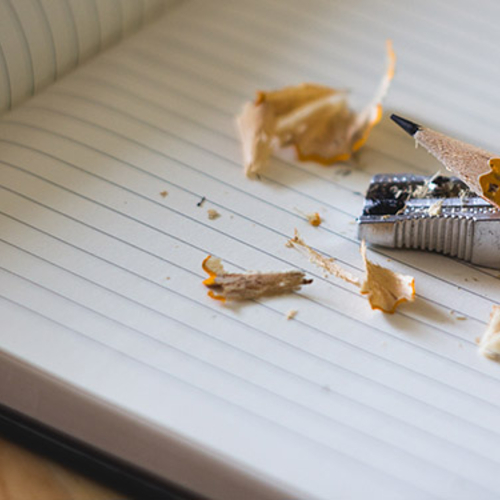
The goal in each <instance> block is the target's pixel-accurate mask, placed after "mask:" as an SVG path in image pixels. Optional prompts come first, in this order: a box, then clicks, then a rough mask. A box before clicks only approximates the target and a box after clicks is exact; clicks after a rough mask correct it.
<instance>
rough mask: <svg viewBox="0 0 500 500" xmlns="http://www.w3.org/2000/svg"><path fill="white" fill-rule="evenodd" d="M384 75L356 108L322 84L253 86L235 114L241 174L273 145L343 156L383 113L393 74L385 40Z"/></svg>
mask: <svg viewBox="0 0 500 500" xmlns="http://www.w3.org/2000/svg"><path fill="white" fill-rule="evenodd" d="M387 57H388V64H387V70H386V73H385V75H384V76H383V78H382V80H381V82H380V85H379V87H378V89H377V91H376V93H375V95H374V97H373V99H372V100H371V102H370V103H369V104H368V105H367V106H366V107H365V108H364V109H363V110H361V112H359V113H356V112H354V111H353V110H351V109H350V108H349V103H348V99H347V93H346V92H345V91H343V90H337V89H334V88H331V87H327V86H324V85H319V84H314V83H303V84H301V85H297V86H291V87H284V88H282V89H279V90H274V91H269V92H264V91H259V92H257V97H256V99H255V101H254V102H250V103H247V104H245V106H244V107H243V110H242V113H241V115H240V116H239V117H238V118H237V125H238V130H239V133H240V138H241V143H242V148H243V163H244V167H245V174H246V175H247V176H252V175H255V174H257V173H258V172H259V171H261V170H262V168H263V167H264V166H265V163H266V161H267V159H268V158H269V156H270V155H271V153H272V152H273V150H275V149H276V148H278V147H285V146H293V147H295V149H296V152H297V156H298V158H299V159H300V160H302V161H308V160H311V161H315V162H318V163H320V164H323V165H330V164H332V163H335V162H339V161H345V160H348V159H349V158H350V157H351V155H352V154H353V153H354V152H355V151H357V150H358V149H359V148H361V146H363V144H364V143H365V142H366V140H367V139H368V136H369V134H370V132H371V130H372V128H373V127H374V126H375V125H376V124H377V123H378V122H379V121H380V119H381V117H382V104H381V103H382V100H383V98H384V97H385V94H386V93H387V90H388V89H389V84H390V82H391V80H392V78H393V76H394V68H395V61H396V58H395V55H394V51H393V50H392V43H391V42H390V41H388V42H387Z"/></svg>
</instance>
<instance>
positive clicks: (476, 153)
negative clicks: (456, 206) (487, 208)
mask: <svg viewBox="0 0 500 500" xmlns="http://www.w3.org/2000/svg"><path fill="white" fill-rule="evenodd" d="M391 119H392V120H393V121H394V122H396V123H397V124H398V125H399V126H400V127H401V128H402V129H403V130H404V131H405V132H407V133H408V134H410V135H411V136H412V137H413V138H414V139H415V140H416V141H417V143H418V144H420V145H421V146H423V147H424V148H425V149H426V150H427V151H428V152H429V153H431V154H432V155H433V156H435V157H436V158H437V159H438V160H439V161H440V162H441V163H442V164H443V165H444V166H445V167H446V169H447V170H449V171H451V172H452V173H453V174H454V175H456V176H457V177H459V178H460V179H462V181H464V182H465V183H466V184H467V185H468V186H469V187H470V189H472V190H473V191H474V192H475V193H477V194H478V195H479V196H481V197H482V198H484V199H485V200H486V201H489V202H490V203H493V204H494V205H496V206H497V207H498V208H500V158H496V157H495V155H494V154H493V153H490V152H489V151H485V150H484V149H481V148H478V147H476V146H473V145H471V144H467V143H465V142H462V141H459V140H458V139H454V138H452V137H448V136H447V135H444V134H441V133H439V132H436V131H435V130H432V129H430V128H426V127H423V126H422V125H419V124H417V123H414V122H412V121H410V120H407V119H406V118H402V117H401V116H397V115H391Z"/></svg>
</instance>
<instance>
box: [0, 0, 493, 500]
mask: <svg viewBox="0 0 500 500" xmlns="http://www.w3.org/2000/svg"><path fill="white" fill-rule="evenodd" d="M498 10H499V7H497V5H496V4H495V3H493V2H486V1H485V2H476V3H475V4H474V8H472V6H471V5H470V4H469V3H468V2H460V1H458V2H455V3H454V4H453V6H451V5H450V4H448V3H446V2H439V1H435V0H433V1H431V0H421V1H419V2H409V1H403V2H397V1H395V0H394V1H390V0H381V1H379V2H370V1H368V0H359V1H355V2H348V3H346V2H342V1H341V0H338V1H334V2H326V1H321V0H314V1H311V2H308V3H307V6H306V4H305V3H304V2H301V1H300V0H288V1H284V0H283V1H276V2H267V1H266V0H254V1H253V2H246V3H242V2H229V1H227V2H226V1H220V2H219V1H213V2H202V1H201V0H200V1H194V0H193V1H190V2H186V3H185V4H182V5H180V6H178V7H177V8H176V9H175V10H174V11H172V12H170V13H168V15H166V16H165V17H164V18H163V19H161V20H160V21H159V22H158V23H156V24H154V25H152V26H151V27H150V28H148V29H146V30H144V31H143V32H141V33H139V34H138V35H135V36H134V37H132V38H130V39H129V40H127V41H124V42H123V43H121V44H120V45H119V46H118V47H116V48H114V49H113V50H111V51H108V52H105V53H103V54H101V55H100V56H98V57H96V58H95V59H94V60H93V61H91V62H90V63H89V64H87V65H85V66H84V67H82V68H79V69H77V70H76V71H75V72H74V73H72V74H71V75H69V76H68V77H66V78H64V79H63V80H61V81H60V82H58V83H56V84H54V85H52V86H51V87H50V88H49V89H48V90H46V91H45V92H44V93H43V94H41V95H40V96H38V97H36V98H34V99H32V100H30V101H29V102H27V103H26V104H25V105H23V106H20V107H19V108H18V109H17V110H15V111H13V112H12V113H9V114H6V115H5V116H4V117H3V119H2V120H1V121H0V165H1V168H0V186H1V187H0V190H1V196H0V225H1V227H0V261H1V269H0V280H1V283H2V286H1V290H0V293H1V296H2V301H1V302H0V308H1V317H2V321H3V322H4V325H7V327H3V328H2V329H1V332H0V335H1V337H0V339H1V346H2V349H3V352H4V353H6V354H8V355H10V356H14V357H15V358H16V359H18V360H19V361H20V362H22V363H24V364H25V365H26V366H33V367H37V369H41V370H43V371H44V372H46V373H48V374H50V375H51V376H53V377H56V378H57V379H59V380H63V381H65V383H66V384H69V386H70V387H74V389H75V398H76V397H77V392H76V391H84V392H85V393H86V394H90V395H92V397H94V398H96V399H97V400H99V401H102V402H105V403H106V404H108V405H109V406H110V407H112V408H118V409H120V411H123V412H124V414H126V415H129V416H130V415H131V416H134V417H137V418H138V419H140V420H141V421H142V422H143V424H141V425H145V424H144V423H147V424H148V425H154V426H156V428H158V429H160V431H162V432H165V433H168V434H169V435H173V436H177V437H178V439H179V440H180V441H183V440H184V441H185V442H188V443H190V444H191V446H193V447H195V448H196V447H198V448H199V449H200V451H201V450H203V453H205V455H204V456H208V455H211V456H212V457H213V460H214V461H215V460H217V461H219V462H220V463H221V464H223V465H222V468H224V467H226V470H227V471H228V473H229V472H230V471H231V470H236V469H237V470H239V471H240V472H241V473H243V474H248V477H249V478H251V481H253V482H254V484H255V485H256V486H255V487H256V488H257V487H263V485H266V484H267V485H273V486H274V487H275V488H278V489H279V490H281V491H282V493H280V494H276V496H273V498H302V499H303V498H308V499H312V498H318V499H328V500H332V499H363V498H368V497H369V498H372V499H383V500H385V499H401V498H405V499H410V498H411V499H424V498H425V499H427V498H446V499H454V500H456V499H471V498H481V499H490V498H491V499H493V498H498V496H499V494H500V484H499V483H498V480H497V475H496V472H497V471H498V467H499V465H500V452H499V450H500V431H499V426H498V422H499V420H500V402H499V399H498V391H499V389H500V366H499V365H498V364H495V363H493V362H491V361H488V360H485V359H482V358H480V357H479V356H478V355H477V346H476V341H475V339H476V337H478V336H479V335H481V334H482V332H483V331H484V329H485V325H486V321H487V319H488V315H489V313H490V310H491V307H492V305H493V304H495V303H496V302H497V301H498V297H499V294H498V291H499V281H498V271H495V270H487V269H481V268H477V267H474V266H472V265H470V264H467V263H464V262H460V261H458V260H453V259H449V258H446V257H443V256H440V255H436V254H430V253H421V252H412V251H390V250H387V249H382V248H373V249H371V250H370V256H371V258H372V259H373V260H375V261H377V262H380V263H382V264H384V265H387V266H388V267H390V268H392V269H394V270H397V271H399V272H402V273H405V274H411V275H414V276H415V281H416V290H417V300H416V302H415V303H414V304H406V305H404V306H402V307H401V308H399V309H398V311H397V312H396V314H394V315H384V314H382V313H380V312H377V311H372V310H371V309H370V307H369V305H368V302H367V301H366V299H365V298H364V297H362V296H361V295H359V293H358V290H357V289H354V288H352V287H350V286H349V285H348V284H346V283H344V282H340V281H335V280H334V279H326V278H325V277H324V276H323V274H322V273H321V272H320V271H319V270H318V269H316V268H314V267H313V266H312V265H309V263H308V262H307V261H306V259H304V257H303V256H301V255H300V254H298V253H296V252H294V251H293V250H291V249H289V248H286V247H285V242H286V241H287V239H288V238H289V237H291V236H292V235H293V231H294V228H297V229H298V230H299V231H300V233H301V234H302V235H303V237H304V239H305V240H306V241H307V242H308V243H309V244H311V245H312V246H313V247H314V248H316V249H318V250H319V251H321V252H323V253H325V254H328V255H331V256H333V257H335V258H337V259H338V263H339V264H341V265H342V266H344V267H345V268H346V269H348V270H349V271H351V272H352V273H354V274H356V275H358V276H361V275H362V263H361V258H360V256H359V251H358V250H359V242H358V241H357V238H356V225H355V218H356V216H358V215H359V213H360V210H361V207H362V203H363V193H364V191H365V189H366V187H367V186H368V183H369V181H370V178H371V176H372V175H374V174H376V173H381V172H413V173H428V174H432V173H434V172H435V171H436V170H438V168H439V165H437V163H436V162H435V161H434V160H433V159H432V158H431V157H430V156H429V155H427V154H425V153H424V152H422V151H421V150H415V148H414V144H413V141H412V140H411V139H410V138H409V137H408V136H407V135H405V134H404V133H403V132H401V131H400V130H398V129H397V127H396V126H395V125H394V124H393V123H391V122H390V121H389V120H388V119H387V118H384V120H383V121H382V123H381V124H380V125H379V126H378V128H376V129H375V130H374V131H373V133H372V135H371V137H370V139H369V141H368V144H367V145H366V147H364V148H363V149H362V151H361V152H360V153H359V155H357V157H356V160H355V161H352V162H351V163H348V164H343V165H338V166H333V167H328V168H325V167H320V166H316V165H313V164H305V163H298V162H296V161H295V160H294V159H293V155H292V154H291V153H290V152H284V153H282V154H281V153H280V155H278V156H276V157H273V158H272V159H271V161H270V164H269V168H268V169H267V170H266V171H265V172H263V174H262V176H261V179H260V180H255V181H250V180H248V179H246V178H245V177H244V175H243V168H242V166H241V152H240V145H239V143H238V140H237V137H236V133H235V127H234V116H235V115H236V114H237V113H238V112H239V111H240V109H241V106H242V104H243V103H244V102H245V101H246V100H249V99H252V98H253V96H254V92H255V91H256V90H258V89H272V88H277V87H280V86H283V85H291V84H295V83H300V82H303V81H316V82H319V83H324V84H330V85H333V86H336V87H339V88H349V89H350V90H351V91H352V94H353V103H354V104H355V105H357V106H360V105H362V104H363V103H364V102H366V101H367V100H369V99H370V97H371V94H372V93H373V91H374V89H375V87H376V85H377V83H378V80H379V78H380V76H381V74H382V73H383V71H384V65H385V45H384V44H385V40H386V39H387V38H390V39H392V40H393V43H394V47H395V51H396V53H397V56H398V63H397V71H396V77H395V79H394V81H393V85H392V88H391V90H390V93H389V96H388V99H387V102H386V106H385V109H386V113H387V114H388V113H390V112H392V111H397V112H398V113H400V114H401V115H403V116H409V117H411V118H414V119H415V120H416V121H420V122H422V123H424V124H426V125H429V126H432V127H434V128H437V129H439V130H441V131H443V132H447V133H450V134H453V135H455V136H458V137H460V138H462V139H464V140H467V141H469V142H472V143H476V144H478V145H481V146H484V147H486V148H488V149H491V150H494V149H495V146H496V142H495V140H496V139H497V136H498V133H497V130H499V129H500V114H499V113H497V112H496V105H497V103H498V101H499V97H498V95H497V85H498V81H500V79H499V75H498V72H499V66H498V64H496V61H498V56H499V55H500V50H499V49H498V44H497V43H496V41H495V40H494V38H493V36H494V31H493V27H494V20H495V19H497V18H498V17H499V16H498V14H500V12H498ZM163 191H167V193H168V194H167V195H166V196H162V195H161V194H160V193H161V192H163ZM202 197H204V198H205V202H204V203H203V204H201V206H199V202H200V200H201V199H202ZM208 209H215V210H217V211H218V212H219V214H220V217H219V218H218V219H216V220H209V218H208V215H207V210H208ZM316 211H317V212H319V213H320V214H321V217H322V218H323V219H324V223H323V224H322V225H321V226H319V227H317V228H314V227H311V226H310V225H308V224H307V221H306V220H305V217H304V215H303V214H304V213H311V212H316ZM208 254H212V255H215V256H217V257H220V258H221V259H222V261H223V262H224V264H225V266H226V268H227V269H228V270H231V271H238V270H251V269H253V270H261V271H266V270H271V271H274V270H286V269H296V268H299V269H304V270H305V272H306V273H307V275H308V276H309V277H311V278H313V279H314V283H313V284H312V285H310V286H308V287H304V288H303V289H302V291H300V292H298V293H294V294H292V295H289V296H282V297H275V298H269V299H265V300H264V299H263V300H258V301H251V302H248V303H242V304H235V305H232V304H227V305H224V304H221V303H219V302H216V301H213V300H211V299H210V298H209V297H207V295H206V289H205V288H204V287H203V285H202V283H201V282H202V279H203V278H204V273H203V271H202V269H201V262H202V260H203V259H204V257H205V256H206V255H208ZM291 309H296V310H297V311H298V314H297V316H296V318H295V319H293V320H290V321H287V319H286V314H287V312H288V311H289V310H291ZM463 318H465V319H463ZM30 404H31V402H30V401H29V400H27V401H26V403H25V406H24V409H25V410H26V411H27V410H28V409H29V408H32V410H31V411H32V412H33V413H36V406H35V405H31V406H30ZM138 425H139V424H138ZM130 459H131V460H133V457H130ZM224 464H225V465H224ZM156 472H157V473H161V474H162V475H163V476H164V477H167V478H169V479H173V480H177V479H178V478H177V477H176V476H175V475H174V476H172V474H171V472H169V469H168V467H167V466H164V468H163V469H162V470H160V469H157V470H156ZM195 482H196V481H195V480H194V479H193V481H192V482H191V483H190V481H189V480H187V481H186V480H184V484H186V485H187V486H192V485H193V484H194V483H195ZM216 483H217V484H216ZM215 487H217V488H218V489H217V491H218V495H219V496H220V497H221V498H223V497H224V480H223V479H221V477H220V476H217V477H215V476H214V477H213V478H212V479H210V478H205V479H204V480H203V484H200V482H198V483H197V486H196V488H197V489H198V491H201V492H207V491H209V492H213V491H215V490H214V488H215ZM255 491H257V489H256V490H255ZM263 497H264V496H262V498H263ZM225 498H231V496H230V494H229V493H227V492H226V494H225ZM232 498H234V496H233V497H232ZM249 498H251V497H249ZM254 498H260V496H259V495H258V494H255V495H254Z"/></svg>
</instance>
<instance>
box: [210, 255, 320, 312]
mask: <svg viewBox="0 0 500 500" xmlns="http://www.w3.org/2000/svg"><path fill="white" fill-rule="evenodd" d="M202 267H203V270H204V271H205V272H206V273H207V274H208V275H209V277H208V278H207V279H206V280H204V281H203V284H204V285H205V286H206V287H207V288H210V291H209V292H208V296H209V297H211V298H213V299H216V300H220V301H222V302H225V301H226V300H238V301H241V300H249V299H257V298H259V297H266V296H271V295H281V294H285V293H291V292H295V291H297V290H300V288H301V286H302V285H309V284H310V283H312V280H310V279H306V277H305V274H304V273H303V272H301V271H285V272H277V273H259V272H255V273H227V272H226V271H225V270H224V267H223V266H222V264H221V262H220V260H219V259H217V258H215V257H212V256H208V257H207V258H206V259H205V260H204V261H203V264H202Z"/></svg>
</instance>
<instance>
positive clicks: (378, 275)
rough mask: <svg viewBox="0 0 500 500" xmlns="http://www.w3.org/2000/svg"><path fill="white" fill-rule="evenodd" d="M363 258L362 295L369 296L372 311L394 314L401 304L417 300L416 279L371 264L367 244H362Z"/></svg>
mask: <svg viewBox="0 0 500 500" xmlns="http://www.w3.org/2000/svg"><path fill="white" fill-rule="evenodd" d="M360 251H361V256H362V258H363V262H364V264H365V269H366V277H365V281H364V282H363V284H362V285H361V293H362V294H366V295H367V296H368V301H369V302H370V305H371V307H372V309H379V310H381V311H383V312H385V313H389V314H393V313H394V312H395V311H396V308H397V306H398V305H399V304H402V303H403V302H413V301H414V300H415V279H414V278H413V277H412V276H405V275H403V274H400V273H396V272H394V271H391V270H390V269H387V268H385V267H382V266H380V265H378V264H374V263H373V262H371V261H370V260H369V259H368V258H367V256H366V244H365V242H364V241H362V242H361V248H360Z"/></svg>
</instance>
